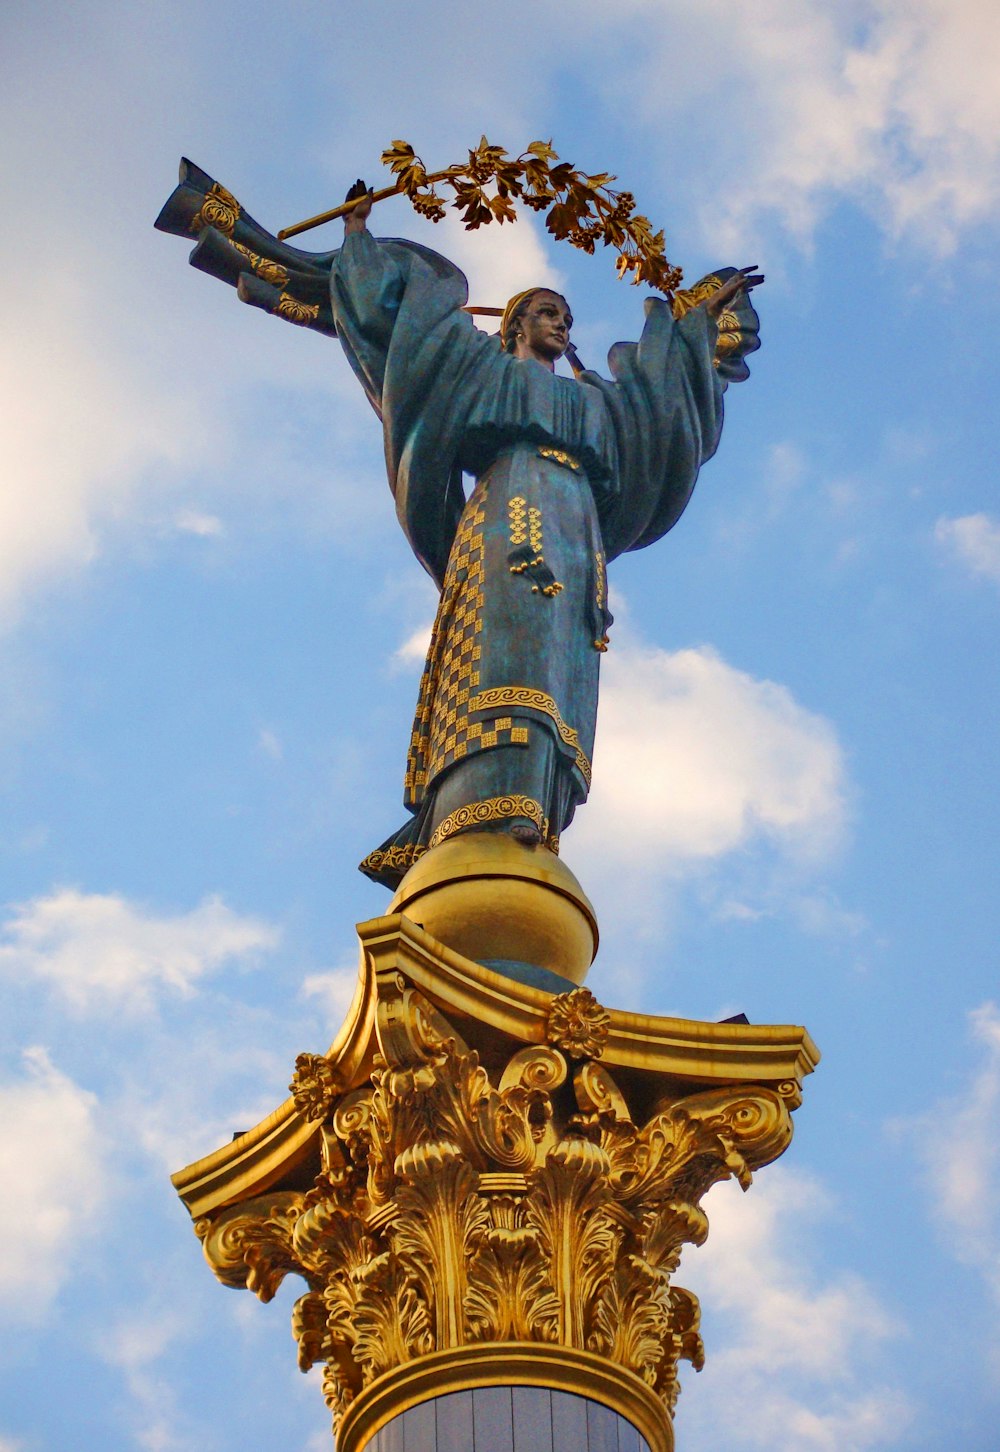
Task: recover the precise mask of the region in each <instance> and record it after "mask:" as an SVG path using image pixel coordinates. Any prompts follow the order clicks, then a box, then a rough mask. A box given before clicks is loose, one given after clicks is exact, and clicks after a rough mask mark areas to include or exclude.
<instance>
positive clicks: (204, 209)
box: [190, 182, 240, 237]
mask: <svg viewBox="0 0 1000 1452" xmlns="http://www.w3.org/2000/svg"><path fill="white" fill-rule="evenodd" d="M239 216H240V204H239V202H238V201H237V200H236V198H235V197H234V196H233V194H232V192H227V191H226V188H225V187H223V186H220V185H219V183H218V182H213V183H212V185H211V187H210V188H209V189H208V191H207V192H206V193H205V200H204V201H203V202H202V204H201V207H200V209H199V211H198V212H197V213H196V215H195V216H194V217H193V218H192V219H191V224H190V230H191V231H192V232H200V231H201V229H202V227H214V228H215V229H216V231H217V232H222V233H223V234H224V235H225V236H226V237H231V236H232V235H233V232H234V231H235V230H236V223H237V222H238V221H239Z"/></svg>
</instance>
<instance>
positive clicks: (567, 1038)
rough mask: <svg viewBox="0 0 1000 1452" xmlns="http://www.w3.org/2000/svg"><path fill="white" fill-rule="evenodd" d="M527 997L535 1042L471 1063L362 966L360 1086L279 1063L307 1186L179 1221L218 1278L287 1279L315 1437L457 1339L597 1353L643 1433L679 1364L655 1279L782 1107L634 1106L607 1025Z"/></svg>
mask: <svg viewBox="0 0 1000 1452" xmlns="http://www.w3.org/2000/svg"><path fill="white" fill-rule="evenodd" d="M491 976H494V977H495V975H491ZM539 997H540V998H542V999H543V1000H545V1003H546V1010H547V1011H546V1016H545V1023H544V1032H545V1033H546V1034H547V1035H548V1037H549V1038H550V1040H553V1039H554V1040H555V1041H556V1042H555V1043H551V1042H550V1043H549V1044H547V1045H546V1044H537V1045H527V1046H522V1047H515V1048H514V1049H513V1052H511V1051H510V1050H508V1052H507V1054H506V1056H505V1058H504V1059H503V1061H502V1062H498V1061H497V1060H496V1058H495V1055H494V1056H493V1058H492V1060H491V1063H492V1066H493V1067H492V1068H491V1070H490V1072H487V1070H486V1068H485V1067H484V1065H483V1063H482V1062H481V1061H480V1057H479V1054H478V1052H477V1051H476V1050H475V1049H474V1048H471V1047H470V1046H469V1045H468V1044H467V1043H466V1042H465V1041H464V1040H463V1038H462V1036H461V1034H460V1033H459V1032H458V1031H457V1029H456V1027H455V1024H454V1022H452V1021H451V1020H449V1019H448V1018H446V1017H445V1015H444V1014H443V1013H442V1012H441V1011H440V1010H439V1009H438V1008H437V1007H436V1006H435V1005H434V1003H433V1002H432V1001H431V999H430V998H429V997H427V995H425V994H424V993H421V992H420V991H419V990H418V989H417V988H415V987H414V986H413V985H412V983H411V982H410V981H409V979H408V977H407V976H404V974H403V973H401V972H399V971H398V969H396V968H391V969H387V970H385V971H382V972H381V973H379V974H378V978H377V1013H376V1033H377V1039H378V1048H379V1056H378V1057H377V1058H376V1059H375V1060H374V1061H373V1067H372V1071H371V1075H370V1078H369V1079H368V1080H367V1081H366V1082H365V1083H363V1084H361V1085H359V1086H357V1087H355V1088H348V1089H345V1091H344V1092H338V1086H339V1085H340V1084H341V1083H343V1082H344V1080H345V1076H344V1071H343V1068H342V1066H341V1064H340V1063H339V1062H335V1063H332V1064H330V1065H329V1066H327V1067H324V1064H323V1060H322V1056H317V1055H303V1056H301V1058H300V1060H299V1063H298V1067H297V1071H296V1076H295V1079H294V1081H293V1084H292V1091H293V1097H294V1102H295V1104H296V1105H297V1106H298V1108H299V1112H300V1113H301V1114H302V1115H303V1117H304V1118H306V1119H308V1120H309V1121H310V1122H312V1123H315V1124H316V1125H317V1126H318V1128H319V1130H320V1133H321V1135H322V1140H323V1162H322V1166H321V1170H320V1173H319V1174H318V1175H317V1177H316V1178H315V1180H314V1182H313V1185H312V1187H311V1188H309V1189H285V1190H276V1191H275V1192H273V1193H271V1194H264V1195H259V1196H257V1197H256V1198H252V1199H250V1200H248V1201H246V1202H244V1203H243V1204H240V1205H236V1206H233V1207H231V1208H229V1209H227V1210H223V1212H222V1213H221V1214H220V1215H218V1216H216V1217H214V1218H213V1219H211V1220H209V1219H204V1220H202V1221H201V1222H199V1225H198V1227H197V1228H198V1230H199V1233H200V1234H201V1236H202V1238H203V1243H204V1248H205V1254H206V1256H207V1257H208V1259H209V1262H210V1264H211V1265H212V1266H213V1268H214V1269H215V1271H216V1274H217V1275H218V1276H219V1277H220V1279H222V1280H223V1281H225V1282H226V1284H228V1285H240V1284H245V1285H246V1286H247V1287H248V1288H249V1289H251V1290H253V1291H254V1292H255V1293H256V1294H257V1295H258V1296H259V1297H260V1298H261V1299H262V1300H269V1299H271V1297H272V1296H273V1295H274V1293H275V1291H276V1289H277V1287H278V1285H279V1284H280V1282H281V1280H282V1279H283V1277H284V1276H285V1275H286V1274H288V1273H289V1272H295V1273H297V1274H299V1275H301V1276H302V1277H303V1278H304V1280H305V1281H306V1285H307V1289H306V1292H305V1294H304V1295H303V1296H302V1297H300V1299H299V1301H298V1302H297V1303H296V1307H295V1311H294V1316H293V1329H294V1331H295V1335H296V1339H297V1341H298V1346H299V1362H300V1365H301V1366H302V1367H303V1368H308V1367H309V1366H311V1365H313V1364H315V1363H317V1362H319V1363H322V1364H323V1366H324V1377H323V1384H324V1392H325V1395H326V1398H327V1401H328V1403H329V1405H330V1408H331V1411H332V1413H333V1416H334V1422H335V1424H337V1423H339V1422H341V1420H342V1419H345V1417H347V1416H348V1414H349V1409H350V1408H351V1407H352V1405H354V1404H355V1403H357V1404H358V1405H359V1406H361V1405H362V1404H363V1400H364V1398H365V1397H366V1396H367V1394H368V1389H369V1388H374V1387H375V1385H376V1383H378V1384H379V1385H382V1386H384V1385H387V1383H385V1382H384V1381H380V1379H384V1378H387V1377H390V1378H392V1377H395V1378H396V1380H395V1381H394V1382H393V1385H396V1386H398V1387H399V1388H402V1387H404V1386H405V1385H406V1382H407V1378H408V1377H409V1375H410V1373H409V1372H405V1373H401V1372H400V1371H399V1369H400V1368H401V1367H404V1366H407V1367H408V1366H410V1365H411V1364H412V1363H417V1364H419V1363H420V1362H421V1361H422V1359H424V1358H433V1357H440V1356H442V1355H443V1356H445V1358H446V1359H447V1357H448V1356H450V1355H453V1354H458V1355H459V1356H461V1357H464V1356H466V1355H470V1354H471V1353H469V1352H468V1348H475V1350H476V1351H477V1352H479V1351H482V1352H483V1356H482V1357H481V1358H479V1357H477V1358H476V1359H477V1360H479V1361H481V1363H482V1365H484V1366H485V1365H486V1364H488V1363H490V1362H491V1358H493V1360H492V1364H494V1365H499V1364H500V1363H499V1361H498V1360H497V1356H496V1353H497V1352H498V1351H499V1349H500V1347H501V1346H504V1344H505V1343H506V1344H507V1345H508V1346H509V1343H512V1342H513V1343H517V1345H518V1347H519V1349H520V1354H521V1355H522V1357H524V1356H526V1355H529V1354H530V1355H532V1356H533V1355H534V1353H535V1351H536V1350H537V1352H539V1353H541V1352H543V1351H544V1353H545V1354H546V1355H549V1356H552V1355H556V1356H557V1357H558V1355H561V1354H562V1352H561V1351H559V1349H560V1348H562V1349H564V1351H565V1352H566V1353H567V1355H569V1354H576V1355H577V1356H578V1357H580V1356H583V1357H587V1356H593V1357H597V1358H599V1359H601V1360H602V1361H603V1362H606V1363H607V1364H608V1366H609V1367H611V1368H614V1369H615V1370H614V1371H613V1373H609V1374H610V1375H611V1378H612V1381H615V1382H616V1384H617V1385H618V1386H619V1391H618V1392H617V1393H616V1394H615V1395H617V1396H620V1397H624V1395H625V1392H624V1391H623V1390H621V1388H622V1387H623V1386H627V1385H631V1384H632V1379H636V1380H637V1381H638V1382H639V1383H640V1384H641V1385H642V1386H644V1387H645V1388H647V1389H648V1391H649V1392H650V1393H651V1394H652V1396H653V1397H654V1398H655V1399H656V1400H657V1401H658V1403H659V1405H660V1408H661V1411H660V1414H659V1419H660V1423H661V1426H662V1425H663V1424H665V1423H666V1422H667V1421H668V1419H669V1416H670V1414H671V1412H672V1410H673V1407H674V1403H675V1401H676V1397H677V1393H678V1381H677V1368H678V1363H679V1361H680V1360H682V1359H686V1360H689V1361H692V1362H693V1363H694V1364H695V1366H699V1365H700V1364H701V1360H702V1356H703V1349H702V1344H701V1338H700V1336H699V1334H698V1315H699V1313H698V1304H697V1301H696V1299H695V1298H694V1296H692V1295H691V1294H690V1293H689V1292H687V1291H685V1290H683V1289H682V1288H680V1287H678V1286H675V1285H673V1284H672V1279H671V1278H672V1275H673V1272H674V1270H675V1269H676V1267H677V1263H678V1259H679V1256H680V1251H681V1247H682V1246H683V1245H684V1244H685V1243H691V1242H693V1243H700V1242H701V1241H702V1240H703V1239H704V1238H705V1235H706V1234H707V1221H706V1218H705V1216H704V1213H703V1212H702V1211H701V1209H700V1206H699V1202H700V1200H701V1197H702V1196H703V1195H704V1193H705V1191H706V1190H707V1189H708V1188H709V1187H710V1186H711V1185H712V1184H714V1183H715V1182H716V1181H718V1180H721V1179H725V1178H727V1177H729V1176H731V1175H734V1176H736V1177H737V1178H738V1180H739V1181H740V1183H741V1184H743V1185H746V1184H748V1183H749V1181H750V1177H751V1171H752V1170H753V1169H754V1168H756V1167H757V1166H759V1165H763V1164H766V1163H768V1162H769V1161H770V1160H772V1159H774V1158H775V1157H776V1156H777V1155H779V1154H780V1153H781V1151H782V1150H783V1149H784V1148H785V1146H786V1145H787V1143H788V1141H789V1138H790V1136H791V1123H790V1118H789V1113H788V1106H787V1103H786V1101H785V1100H784V1099H783V1098H782V1096H781V1095H780V1094H778V1093H776V1092H775V1091H774V1090H773V1089H770V1088H767V1087H765V1086H763V1085H760V1084H754V1085H729V1086H727V1087H720V1088H716V1089H709V1090H707V1091H701V1092H697V1093H693V1094H692V1093H688V1094H687V1095H685V1096H683V1097H678V1096H677V1093H676V1091H674V1092H673V1093H671V1094H669V1095H667V1096H666V1097H665V1098H663V1099H662V1100H661V1101H659V1102H657V1101H656V1100H655V1096H653V1097H652V1098H651V1096H650V1094H649V1092H648V1089H646V1088H641V1089H640V1090H639V1092H638V1093H635V1092H634V1089H633V1088H632V1087H630V1086H629V1085H627V1084H626V1083H625V1082H619V1081H618V1080H616V1079H615V1078H614V1076H613V1075H612V1074H611V1072H610V1071H609V1069H608V1068H607V1066H606V1064H604V1063H602V1064H600V1065H598V1064H597V1063H595V1062H594V1057H593V1056H594V1055H595V1054H597V1053H600V1052H601V1050H602V1047H603V1045H604V1044H605V1042H606V1035H607V1034H608V1027H609V1023H610V1020H611V1015H610V1013H608V1011H607V1010H605V1009H603V1008H602V1007H601V1006H600V1005H599V1004H598V1003H597V1002H596V1000H594V999H593V997H592V995H590V994H588V993H586V991H582V992H581V991H577V992H575V993H569V994H564V995H560V996H558V997H556V998H555V999H553V998H551V997H549V996H548V995H543V994H540V995H539ZM557 1045H563V1046H564V1047H565V1050H566V1052H563V1050H562V1048H560V1047H558V1046H557ZM567 1054H569V1055H572V1056H573V1057H574V1062H573V1063H572V1064H571V1063H570V1062H569V1060H568V1058H567ZM651 1103H652V1109H650V1104H651ZM577 1364H578V1363H577ZM469 1375H470V1376H472V1375H473V1372H472V1368H471V1364H470V1365H469ZM400 1377H401V1378H402V1380H400ZM506 1379H507V1380H508V1381H510V1380H511V1378H510V1376H507V1378H506ZM470 1384H471V1383H470ZM479 1384H481V1379H480V1383H479ZM647 1400H648V1399H647ZM609 1404H611V1405H616V1406H619V1407H620V1406H621V1405H622V1403H621V1402H615V1401H613V1400H611V1401H609ZM381 1406H382V1413H384V1414H385V1416H388V1415H392V1414H393V1413H395V1412H398V1411H399V1410H400V1409H401V1404H399V1403H396V1404H394V1403H393V1401H392V1398H391V1397H390V1398H389V1399H388V1401H385V1400H383V1402H382V1403H381ZM382 1413H380V1415H382ZM626 1414H627V1415H631V1413H626ZM352 1415H355V1416H359V1415H360V1414H359V1413H356V1414H352ZM654 1420H655V1418H654ZM348 1425H350V1423H348ZM666 1435H667V1434H665V1433H661V1438H660V1441H659V1442H658V1443H657V1444H656V1445H658V1446H661V1447H665V1446H668V1445H669V1443H668V1441H666V1440H665V1438H666Z"/></svg>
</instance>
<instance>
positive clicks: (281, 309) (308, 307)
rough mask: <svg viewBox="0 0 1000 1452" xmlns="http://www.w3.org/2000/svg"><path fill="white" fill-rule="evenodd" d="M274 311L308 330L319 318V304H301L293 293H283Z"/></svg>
mask: <svg viewBox="0 0 1000 1452" xmlns="http://www.w3.org/2000/svg"><path fill="white" fill-rule="evenodd" d="M274 311H275V312H276V313H277V314H278V316H279V317H282V318H285V319H287V321H288V322H290V323H298V324H299V326H300V327H302V328H306V327H308V326H309V324H310V323H314V322H315V321H316V319H317V318H318V317H319V303H304V302H299V300H298V298H297V297H292V295H291V293H288V292H283V293H282V294H281V296H280V297H279V298H278V305H277V307H276V308H275V310H274Z"/></svg>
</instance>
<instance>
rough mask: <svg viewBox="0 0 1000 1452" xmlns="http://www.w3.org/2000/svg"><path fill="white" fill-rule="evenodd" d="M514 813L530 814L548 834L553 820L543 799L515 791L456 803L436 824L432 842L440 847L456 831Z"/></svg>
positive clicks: (431, 843)
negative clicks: (549, 818) (547, 816)
mask: <svg viewBox="0 0 1000 1452" xmlns="http://www.w3.org/2000/svg"><path fill="white" fill-rule="evenodd" d="M511 817H527V818H528V820H529V821H531V822H534V824H535V826H536V827H537V828H538V830H539V832H541V834H542V837H543V838H546V837H548V835H549V824H548V821H547V820H546V817H545V813H544V812H543V811H542V806H541V803H540V802H536V801H535V799H534V797H526V796H522V794H521V793H520V792H515V793H512V794H510V795H508V796H502V797H489V798H488V799H487V800H486V801H485V802H469V803H468V805H467V806H464V807H456V808H455V810H454V811H453V812H449V813H448V815H447V817H445V819H444V821H443V822H441V823H440V824H439V825H438V826H437V827H435V829H434V832H433V834H432V835H431V840H430V843H429V846H431V847H437V846H438V845H439V844H440V843H441V842H444V841H445V840H446V838H448V837H454V836H455V834H456V832H464V831H466V830H467V829H468V828H469V827H480V826H482V824H483V823H484V822H504V821H508V820H509V819H510V818H511Z"/></svg>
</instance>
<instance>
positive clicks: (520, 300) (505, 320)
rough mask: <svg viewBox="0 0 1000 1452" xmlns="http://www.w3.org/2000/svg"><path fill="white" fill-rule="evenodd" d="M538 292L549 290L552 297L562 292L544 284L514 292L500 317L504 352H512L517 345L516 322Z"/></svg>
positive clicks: (501, 340)
mask: <svg viewBox="0 0 1000 1452" xmlns="http://www.w3.org/2000/svg"><path fill="white" fill-rule="evenodd" d="M539 292H551V293H552V295H553V296H554V297H562V293H561V292H556V290H555V288H552V287H544V286H542V287H527V288H525V290H524V292H516V293H515V294H514V296H513V297H512V298H511V300H510V302H509V303H508V304H507V306H506V307H505V308H504V310H503V317H502V318H501V319H500V342H501V345H502V346H503V350H504V352H505V353H513V351H514V349H515V348H516V347H517V325H518V322H519V321H520V319H521V318H522V317H523V316H524V314H525V313H526V312H527V309H528V304H529V303H530V302H531V299H532V298H533V297H534V296H535V294H536V293H539ZM564 301H565V299H564Z"/></svg>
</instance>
